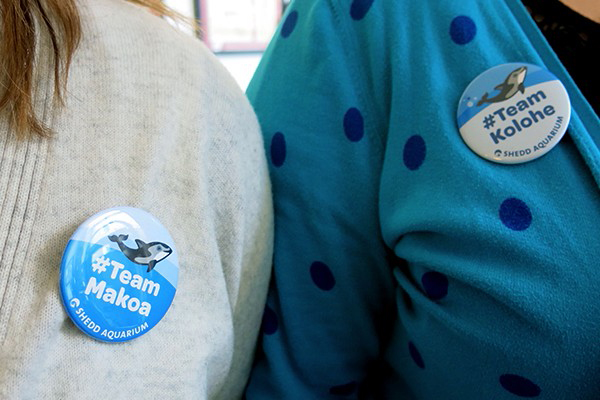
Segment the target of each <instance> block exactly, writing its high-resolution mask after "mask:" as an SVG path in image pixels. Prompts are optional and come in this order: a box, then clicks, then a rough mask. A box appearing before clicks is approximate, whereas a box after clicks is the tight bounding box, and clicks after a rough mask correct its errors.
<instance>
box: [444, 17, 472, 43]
mask: <svg viewBox="0 0 600 400" xmlns="http://www.w3.org/2000/svg"><path fill="white" fill-rule="evenodd" d="M476 34H477V25H475V22H473V20H472V19H471V18H469V17H466V16H464V15H461V16H458V17H456V18H454V19H453V20H452V23H451V24H450V37H451V38H452V40H453V41H454V42H455V43H456V44H467V43H469V42H470V41H471V40H473V38H475V35H476Z"/></svg>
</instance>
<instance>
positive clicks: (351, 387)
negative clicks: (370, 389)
mask: <svg viewBox="0 0 600 400" xmlns="http://www.w3.org/2000/svg"><path fill="white" fill-rule="evenodd" d="M357 386H358V385H357V384H356V382H350V383H346V384H345V385H339V386H334V387H332V388H330V389H329V394H332V395H334V396H350V395H351V394H354V392H355V391H356V387H357Z"/></svg>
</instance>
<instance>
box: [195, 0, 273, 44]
mask: <svg viewBox="0 0 600 400" xmlns="http://www.w3.org/2000/svg"><path fill="white" fill-rule="evenodd" d="M196 10H197V12H198V13H199V15H198V17H199V19H200V26H201V29H200V37H201V38H202V40H204V42H205V43H206V44H207V46H208V47H209V48H210V49H211V50H213V51H214V52H216V53H219V52H237V51H263V50H264V49H265V48H266V46H267V44H268V43H269V41H270V40H271V37H272V36H273V33H274V32H275V29H276V28H277V24H278V23H279V20H280V18H281V13H282V0H196Z"/></svg>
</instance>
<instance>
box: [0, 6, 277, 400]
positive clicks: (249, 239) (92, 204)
mask: <svg viewBox="0 0 600 400" xmlns="http://www.w3.org/2000/svg"><path fill="white" fill-rule="evenodd" d="M79 4H80V7H81V13H82V19H83V29H84V31H83V42H82V43H81V45H80V47H79V49H78V50H77V52H76V53H75V57H74V60H73V64H72V67H71V72H70V77H69V82H68V90H67V96H66V106H65V107H62V108H61V107H52V104H53V103H52V87H53V86H52V79H51V78H52V73H53V70H52V68H53V67H52V63H51V58H50V54H51V45H50V44H49V43H48V40H47V39H44V36H43V35H41V36H40V49H39V55H38V60H39V63H38V66H37V68H36V73H37V75H36V110H37V112H38V115H39V116H40V117H41V118H43V120H44V122H45V123H47V124H48V125H49V126H50V127H51V128H52V129H53V130H54V132H55V135H54V137H52V138H51V139H49V140H41V139H37V138H36V139H32V140H29V141H25V142H17V141H16V140H14V139H13V135H12V134H11V132H10V125H9V124H8V121H7V119H8V118H7V116H6V115H2V116H1V118H0V127H1V129H0V132H1V133H2V134H1V135H0V155H1V158H0V203H1V204H2V207H1V209H0V398H1V399H7V400H8V399H98V398H106V399H137V398H145V399H226V400H230V399H235V398H239V397H240V396H241V392H242V390H243V387H244V385H245V384H246V381H247V378H248V374H249V370H250V366H251V362H252V356H253V352H254V348H255V344H256V338H257V336H258V333H259V330H260V322H261V315H262V309H263V308H264V302H265V299H266V293H267V287H268V281H269V275H270V268H271V256H272V223H273V221H272V214H273V213H272V203H271V190H270V183H269V180H268V170H267V159H266V157H265V153H264V150H263V144H262V137H261V135H260V133H259V126H258V122H257V120H256V117H255V115H254V112H253V111H252V108H251V106H250V104H249V103H248V101H247V99H246V98H245V96H244V94H243V93H242V91H241V90H240V89H239V87H238V86H237V85H236V83H235V82H234V80H233V79H232V78H231V76H229V74H228V73H227V72H226V71H225V69H224V68H223V67H222V66H221V65H220V64H219V62H218V60H217V59H216V58H215V57H214V56H213V55H212V54H211V53H210V51H209V50H208V49H206V48H205V47H204V46H203V45H202V44H201V43H200V42H199V41H198V40H197V39H194V38H191V37H188V36H187V35H185V34H183V33H180V32H178V31H177V30H176V29H175V28H173V27H172V26H170V25H169V24H168V23H167V22H166V21H164V20H162V19H160V18H158V17H156V16H154V15H152V14H150V13H149V12H148V11H147V10H144V9H143V8H141V7H138V6H135V5H132V4H130V3H127V2H125V1H122V0H89V1H88V0H84V1H80V2H79ZM8 56H9V55H8ZM116 206H130V207H137V208H141V209H143V210H146V211H148V212H149V213H151V214H152V215H153V216H154V217H156V218H157V219H158V220H159V221H160V222H161V223H162V224H163V225H164V226H165V228H166V229H167V230H168V231H169V233H170V234H171V236H172V237H173V240H174V244H175V246H176V247H177V250H178V253H179V268H180V271H179V285H178V288H177V293H176V295H175V298H174V302H173V304H172V305H171V308H170V309H169V311H168V312H167V313H166V315H165V316H164V318H163V319H162V321H161V322H160V323H158V325H156V327H154V328H153V329H152V330H151V331H149V332H148V333H146V334H145V335H143V336H141V337H140V338H137V339H135V340H133V341H129V342H123V343H118V344H114V343H104V342H100V341H96V340H94V339H92V338H91V337H88V336H86V335H85V334H83V333H82V332H81V331H79V330H78V329H77V328H76V327H75V326H74V324H73V323H72V322H71V320H70V319H69V318H68V317H67V314H66V312H65V310H64V308H63V305H62V302H61V299H60V295H59V286H58V279H59V269H60V264H61V257H62V252H63V250H64V249H65V246H66V245H67V242H68V240H69V238H70V236H71V235H72V234H73V232H74V231H75V230H76V228H77V227H78V226H79V225H80V224H81V223H82V222H84V221H85V220H86V219H87V218H88V217H90V216H92V215H93V214H95V213H97V212H99V211H101V210H105V209H108V208H111V207H116Z"/></svg>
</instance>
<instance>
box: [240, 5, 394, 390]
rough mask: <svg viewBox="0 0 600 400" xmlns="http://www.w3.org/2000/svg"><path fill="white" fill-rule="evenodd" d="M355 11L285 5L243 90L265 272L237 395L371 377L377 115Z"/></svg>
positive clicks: (378, 285) (347, 384)
mask: <svg viewBox="0 0 600 400" xmlns="http://www.w3.org/2000/svg"><path fill="white" fill-rule="evenodd" d="M363 3H365V4H366V3H367V2H363ZM359 8H360V7H359ZM365 11H366V10H363V9H357V8H356V7H354V6H353V7H352V8H351V7H350V4H349V3H348V4H347V5H345V6H343V7H340V6H338V5H337V4H333V3H332V2H329V1H307V2H295V3H292V5H291V6H290V8H289V10H288V12H287V14H286V15H285V16H284V20H283V23H282V25H281V27H280V29H279V31H278V32H277V33H276V37H275V38H274V40H273V43H272V44H271V46H270V47H269V49H268V50H267V52H266V54H265V56H264V59H263V61H262V63H261V65H260V66H259V69H258V71H257V73H256V75H255V77H254V79H253V81H252V83H251V85H250V87H249V89H248V94H249V98H250V100H251V102H252V103H253V105H254V107H255V109H256V111H257V115H258V117H259V121H260V123H261V126H262V129H263V134H264V136H265V142H266V146H267V152H268V153H269V154H270V172H271V177H272V181H273V191H274V198H275V209H276V244H275V246H276V253H275V256H274V275H273V280H272V287H271V291H270V295H269V298H268V303H267V306H266V310H265V314H264V319H263V337H262V353H260V354H259V355H258V361H257V364H256V366H255V369H254V372H253V375H252V377H251V380H250V383H249V386H248V389H247V398H248V399H317V398H318V399H326V398H337V396H340V395H346V396H356V395H357V393H358V391H359V390H362V389H360V387H361V386H362V385H363V384H364V382H366V381H369V380H370V379H371V376H370V374H369V372H370V373H371V374H373V375H376V374H377V372H375V371H376V370H377V368H378V367H377V365H378V361H377V359H378V355H379V353H380V348H381V347H382V346H383V343H382V338H383V337H384V336H385V332H387V331H388V327H387V325H388V323H387V320H386V317H385V316H386V315H388V316H389V315H390V313H389V307H390V306H391V305H392V304H393V290H392V279H391V269H390V267H389V262H388V257H387V251H386V247H385V246H384V244H383V242H382V240H381V235H380V227H379V217H378V206H377V198H378V186H379V174H380V169H381V163H382V157H383V147H382V144H383V137H382V136H381V132H382V131H384V125H385V120H384V119H382V118H378V117H377V116H376V115H375V114H376V113H379V112H381V110H380V107H381V104H379V102H374V101H373V100H372V98H371V96H370V94H371V91H372V90H374V89H375V88H372V87H370V85H371V82H367V81H366V80H365V81H363V80H362V79H367V75H364V76H363V74H368V75H372V74H373V72H372V71H367V70H366V69H367V68H369V66H368V65H366V66H361V65H359V63H358V61H359V59H362V60H363V61H364V60H366V59H365V58H362V57H360V58H359V57H356V55H355V51H354V48H355V46H356V43H355V42H354V41H353V39H351V37H350V36H349V35H346V25H345V24H346V23H347V22H346V21H345V20H346V19H348V20H350V21H352V19H353V18H354V19H355V20H356V22H359V20H360V19H361V18H362V16H363V15H364V12H365ZM351 13H352V14H351ZM361 68H365V70H361ZM382 100H383V99H382Z"/></svg>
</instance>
